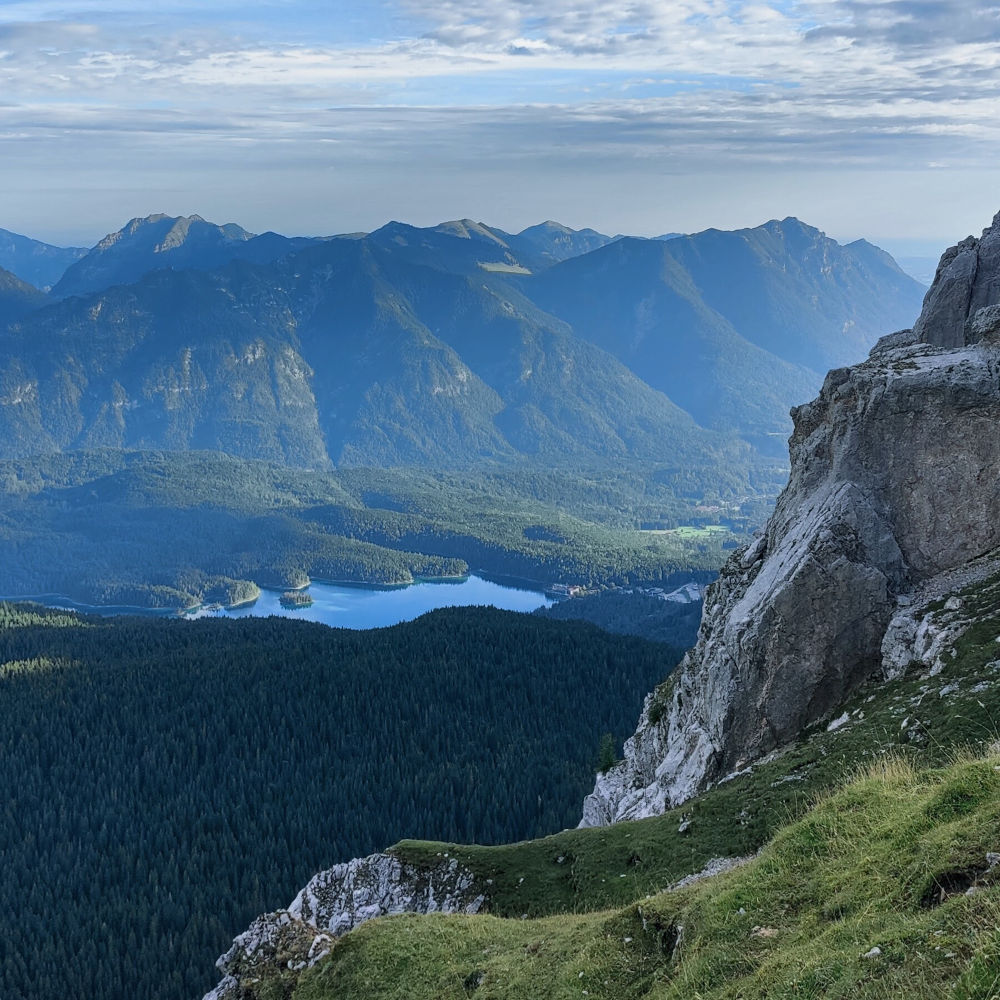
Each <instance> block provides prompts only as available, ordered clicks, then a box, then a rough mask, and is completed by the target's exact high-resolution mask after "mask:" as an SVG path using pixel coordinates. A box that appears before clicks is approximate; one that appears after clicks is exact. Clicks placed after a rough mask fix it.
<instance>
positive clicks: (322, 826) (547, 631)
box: [0, 604, 679, 1000]
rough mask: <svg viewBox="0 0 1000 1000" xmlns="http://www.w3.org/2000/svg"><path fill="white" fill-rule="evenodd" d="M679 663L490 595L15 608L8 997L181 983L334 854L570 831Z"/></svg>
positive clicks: (4, 957) (1, 942) (0, 693)
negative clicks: (340, 606)
mask: <svg viewBox="0 0 1000 1000" xmlns="http://www.w3.org/2000/svg"><path fill="white" fill-rule="evenodd" d="M678 657H679V652H678V651H676V650H674V649H671V648H670V647H668V646H664V645H658V644H652V643H647V642H643V641H641V640H637V639H622V638H620V637H611V636H609V635H607V634H605V633H602V632H600V631H599V630H597V629H596V628H594V627H592V626H588V625H582V624H579V623H563V622H550V621H545V620H543V619H538V618H533V617H531V616H530V615H517V614H511V613H506V612H499V611H496V610H494V609H492V608H473V609H457V608H456V609H448V610H445V611H440V612H435V613H433V614H430V615H426V616H424V617H423V618H421V619H419V620H418V621H416V622H412V623H409V624H407V625H400V626H396V627H394V628H389V629H380V630H376V631H372V632H352V631H349V630H341V629H331V628H327V627H326V626H323V625H313V624H310V623H307V622H295V621H288V620H285V619H276V618H268V619H252V620H242V621H223V620H210V621H198V622H186V621H176V620H159V619H147V618H120V619H99V618H84V617H80V616H77V615H74V614H68V613H61V612H55V611H49V610H45V609H43V608H40V607H38V606H30V605H9V604H0V803H2V805H0V857H2V860H3V864H2V866H0V996H2V997H3V998H4V1000H39V998H41V997H45V998H55V997H81V998H82V997H94V998H98V997H99V998H101V1000H133V998H135V997H147V998H150V1000H154V998H155V1000H191V998H192V997H196V996H201V994H202V993H204V991H205V990H207V989H208V988H209V987H210V986H211V985H212V979H213V971H212V958H213V957H214V956H215V955H217V954H218V953H219V952H220V951H222V950H223V949H224V948H225V947H226V946H227V945H228V943H229V941H230V940H231V938H232V936H233V935H234V934H235V933H236V932H237V931H238V930H240V928H242V927H243V926H245V924H246V923H247V922H248V921H249V920H250V919H251V917H253V916H254V915H256V914H257V913H258V912H260V911H261V910H262V909H267V908H272V907H273V906H274V904H275V902H277V901H278V900H281V899H284V898H285V897H286V896H290V895H291V894H292V893H293V892H294V891H295V890H296V889H297V888H298V886H299V885H300V884H301V883H302V882H304V881H305V879H306V878H307V877H308V876H309V875H311V874H312V872H313V871H315V870H316V869H318V868H322V867H325V866H327V865H329V864H332V863H333V862H334V861H336V860H338V859H340V858H343V857H350V856H351V855H355V854H365V853H368V852H370V851H373V850H375V849H376V848H379V847H381V846H383V845H384V844H386V843H391V842H392V841H394V840H397V839H398V838H399V837H401V836H406V835H413V834H415V833H417V832H419V833H421V834H424V835H427V834H430V835H432V836H437V837H440V838H443V839H449V840H468V841H476V842H479V843H497V842H502V841H516V840H520V839H523V838H525V837H529V836H537V835H539V834H542V833H548V832H551V831H553V830H558V829H560V828H562V827H565V826H568V825H571V824H572V823H573V822H574V821H575V818H576V812H577V807H578V803H579V800H580V798H581V797H582V796H583V794H584V792H585V791H586V789H587V786H588V785H589V783H590V782H591V780H592V774H593V766H594V761H595V760H596V757H597V750H598V741H599V738H600V734H601V733H603V732H613V733H616V734H618V735H619V737H620V736H622V735H624V734H625V733H626V732H627V731H628V728H629V727H630V725H631V724H632V720H633V719H634V717H635V714H636V712H637V711H638V707H639V704H640V703H641V700H642V697H643V693H644V692H645V690H646V689H647V688H648V687H649V686H650V685H651V684H653V683H655V682H656V681H657V680H658V679H659V678H660V677H662V676H663V674H664V673H665V672H667V671H668V670H669V669H670V668H671V666H672V665H673V663H674V662H675V661H676V660H677V659H678Z"/></svg>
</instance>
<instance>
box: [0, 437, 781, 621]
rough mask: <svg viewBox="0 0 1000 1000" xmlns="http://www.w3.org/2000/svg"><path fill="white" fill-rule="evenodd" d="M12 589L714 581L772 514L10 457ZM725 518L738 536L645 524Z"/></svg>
mask: <svg viewBox="0 0 1000 1000" xmlns="http://www.w3.org/2000/svg"><path fill="white" fill-rule="evenodd" d="M0 485H2V486H3V490H2V491H0V595H5V596H9V597H17V596H38V595H43V594H60V595H63V596H65V597H69V598H72V599H74V600H76V601H80V602H83V603H87V604H111V605H136V606H142V607H161V608H175V609H176V608H181V607H190V606H192V605H196V604H198V603H201V602H203V601H219V602H221V603H224V604H232V603H236V602H238V601H239V600H243V599H248V598H251V597H252V596H253V595H254V594H255V593H256V588H257V586H258V585H259V586H266V587H273V588H276V589H279V588H286V587H293V586H300V585H302V584H304V583H307V582H308V581H309V579H310V578H314V579H318V580H329V581H345V582H351V583H366V584H400V583H410V582H412V581H413V580H414V579H415V578H418V577H424V578H428V577H450V576H461V575H464V574H466V573H468V572H469V571H470V569H472V570H478V571H483V572H487V573H491V574H494V575H500V576H506V577H514V578H518V579H522V580H526V581H536V582H537V583H539V584H543V585H544V584H548V583H553V582H563V583H574V584H583V585H588V586H609V585H613V584H648V585H661V584H666V583H670V582H671V581H675V580H676V581H677V582H678V583H679V582H683V581H684V580H686V579H688V578H690V577H691V576H696V577H698V578H699V579H702V580H705V579H708V578H710V576H711V575H712V574H713V573H714V571H715V570H716V569H717V568H718V566H719V565H721V563H722V561H723V559H724V557H725V554H726V549H727V548H730V547H733V546H735V545H736V544H737V542H736V539H738V538H741V537H744V536H745V535H746V533H747V531H748V529H749V528H750V527H751V526H752V525H755V524H757V523H759V522H760V520H762V519H763V518H764V516H765V513H764V512H765V511H766V509H767V503H766V501H765V500H764V499H762V498H756V497H753V498H751V497H742V498H740V497H734V498H731V499H729V500H727V501H725V502H724V503H723V502H722V501H721V500H719V499H716V500H715V508H714V511H713V512H708V513H705V512H702V513H699V512H698V510H697V507H698V506H699V503H700V501H699V503H696V502H694V501H693V500H690V499H688V500H683V499H678V497H677V496H676V495H675V493H674V488H673V487H672V486H671V485H669V484H665V483H661V482H658V481H657V480H656V479H653V480H652V481H651V482H649V483H643V482H642V481H641V479H640V478H639V475H638V473H637V470H635V469H633V468H630V467H628V466H625V467H623V468H618V469H615V470H609V474H608V476H607V479H606V480H605V479H602V478H601V476H600V474H599V473H598V471H597V470H577V471H576V472H571V471H559V470H548V471H542V470H534V469H531V468H525V469H514V470H510V471H508V472H501V471H499V470H496V469H491V468H484V469H482V470H469V471H466V472H452V473H443V472H439V473H435V472H430V471H425V470H414V469H384V470H378V469H350V470H341V471H338V472H332V471H308V470H301V469H288V468H282V467H280V466H275V465H271V464H269V463H264V462H252V461H248V460H244V459H238V458H234V457H231V456H227V455H222V454H219V453H217V452H184V453H181V452H118V451H113V450H102V451H94V452H79V453H73V454H71V455H54V456H46V457H44V458H36V459H32V460H23V461H18V460H11V461H7V462H0ZM720 517H723V518H725V520H726V522H727V524H728V528H729V530H725V529H724V530H721V531H719V532H716V533H714V534H712V535H695V536H689V535H686V534H684V533H683V532H680V531H671V532H661V533H657V534H652V533H646V532H643V531H640V530H639V528H640V526H641V525H644V524H647V523H653V524H656V525H657V526H661V527H664V528H667V527H669V528H676V527H677V526H678V525H683V524H688V523H691V522H694V523H703V522H705V521H715V520H719V519H720Z"/></svg>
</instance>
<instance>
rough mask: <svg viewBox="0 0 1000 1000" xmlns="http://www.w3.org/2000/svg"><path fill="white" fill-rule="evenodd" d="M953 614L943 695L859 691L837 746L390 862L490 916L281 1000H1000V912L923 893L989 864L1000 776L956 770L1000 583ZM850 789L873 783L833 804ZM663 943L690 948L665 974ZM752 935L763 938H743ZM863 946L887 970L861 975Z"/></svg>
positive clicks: (372, 935)
mask: <svg viewBox="0 0 1000 1000" xmlns="http://www.w3.org/2000/svg"><path fill="white" fill-rule="evenodd" d="M964 601H965V603H966V606H967V607H969V608H970V609H972V610H974V612H975V614H976V616H977V619H978V621H977V624H976V625H974V626H973V627H972V628H971V629H969V630H968V631H967V632H966V633H965V634H964V635H963V636H962V638H961V639H959V640H958V642H957V643H956V645H955V650H954V655H953V657H952V658H951V662H950V663H949V665H948V666H947V667H946V669H945V670H944V671H943V672H942V673H941V674H940V675H939V676H937V677H934V678H923V677H921V676H919V675H916V674H915V675H913V676H908V677H905V678H903V679H902V680H899V681H896V682H894V683H892V684H889V685H884V686H878V687H876V686H872V687H871V688H869V689H866V690H863V691H861V692H860V693H859V694H858V695H857V697H856V698H855V699H854V701H853V703H851V704H850V705H848V706H847V711H848V713H849V717H850V721H849V722H848V723H847V724H846V725H843V726H842V727H840V728H838V729H836V730H834V731H833V732H828V731H826V729H825V728H822V727H819V728H817V730H816V731H814V732H813V733H812V734H811V735H809V736H808V737H807V738H805V739H804V740H802V741H801V742H800V743H798V744H796V745H794V746H792V747H790V748H788V749H787V750H786V751H785V752H783V753H782V754H780V755H778V756H776V757H775V758H773V759H771V760H769V761H766V762H765V763H763V764H761V765H760V766H758V767H756V768H755V769H754V770H753V771H752V772H751V773H748V774H743V775H740V776H739V777H736V778H734V779H732V780H730V781H726V782H724V783H722V784H720V785H717V786H716V787H715V788H713V789H711V790H710V791H708V792H707V793H705V794H704V795H702V796H700V797H699V798H697V799H695V800H693V801H692V802H689V803H687V804H686V805H685V806H683V807H682V808H681V809H678V810H674V811H672V812H670V813H667V814H665V815H664V816H660V817H655V818H652V819H648V820H642V821H639V822H636V823H623V824H619V825H617V826H613V827H608V828H602V829H596V830H572V831H565V832H563V833H561V834H558V835H556V836H553V837H548V838H545V839H542V840H537V841H531V842H526V843H523V844H514V845H507V846H502V847H475V846H470V847H456V846H454V845H442V844H430V843H423V842H414V841H407V842H403V843H401V844H399V845H397V846H396V847H395V848H394V849H393V850H394V852H395V853H396V854H398V855H400V856H401V857H403V858H405V859H406V860H408V861H414V862H418V863H419V862H420V861H421V860H422V859H428V860H429V859H430V858H433V857H435V856H436V855H437V854H438V853H439V852H443V851H445V850H447V851H449V853H450V854H451V855H452V856H453V857H457V858H458V860H459V861H460V862H461V863H463V864H464V865H466V866H468V867H469V868H471V869H472V870H473V871H475V872H476V873H477V875H478V876H479V878H480V879H481V880H482V881H483V883H484V884H488V885H489V886H490V888H489V909H490V911H491V914H492V915H491V916H489V917H477V918H465V917H434V918H422V917H421V918H414V917H405V918H392V919H389V920H380V921H375V922H373V923H372V924H369V925H365V926H364V927H363V928H361V929H360V930H359V931H358V932H355V933H354V934H351V935H348V936H347V937H345V938H344V939H342V941H341V942H339V943H338V945H337V946H336V948H335V949H334V952H333V954H332V955H331V957H330V958H329V959H327V960H326V961H324V962H323V963H321V964H320V965H318V966H317V967H316V968H315V969H314V970H312V971H311V972H310V973H309V974H307V975H305V976H303V978H302V979H301V981H300V982H299V984H298V987H297V989H296V991H295V993H294V995H295V997H297V998H304V1000H321V998H330V1000H333V998H334V997H336V998H337V1000H340V998H345V997H362V996H364V997H372V998H379V997H404V996H406V997H412V998H414V1000H418V998H420V997H424V996H427V997H451V996H455V997H459V996H467V995H475V996H476V997H482V998H484V1000H485V998H493V997H497V998H499V997H511V998H514V997H563V996H566V997H569V996H574V997H575V996H582V995H584V994H583V990H584V989H586V990H587V991H588V995H590V996H606V997H629V996H644V995H647V994H648V995H649V996H657V997H660V996H662V997H674V996H677V997H681V996H684V997H704V998H706V1000H707V998H709V997H732V998H736V997H744V998H750V997H774V998H777V997H789V998H790V997H818V996H824V997H837V996H847V995H849V994H852V993H854V994H858V995H861V996H866V997H867V996H870V997H886V998H888V997H903V996H906V997H910V996H912V997H928V998H930V997H939V996H953V997H955V998H956V1000H957V998H961V1000H995V997H997V996H1000V981H997V977H998V976H1000V931H998V930H997V927H998V925H1000V894H998V893H995V892H992V891H991V892H985V893H982V894H979V895H977V896H974V897H966V896H964V895H962V894H961V893H957V894H956V895H954V898H948V899H947V901H946V902H945V903H944V905H942V906H940V907H937V906H931V907H928V906H926V905H922V903H921V900H924V903H926V902H927V900H926V899H925V898H924V897H925V895H926V894H927V893H929V892H930V891H931V889H932V887H933V886H934V885H935V878H937V879H938V881H939V882H940V884H941V885H942V886H944V885H945V882H946V881H947V879H945V878H944V876H945V874H946V873H948V872H953V873H954V872H960V871H962V872H969V871H972V870H973V869H974V868H975V867H976V866H979V867H980V868H982V867H985V860H984V859H985V854H986V853H987V852H990V851H1000V823H998V820H1000V759H998V758H996V757H994V758H991V759H990V760H988V761H986V762H985V763H982V762H975V761H973V760H970V759H961V760H958V761H957V762H956V756H955V755H956V749H957V748H963V747H973V748H976V749H977V750H978V751H979V752H985V750H986V749H987V748H989V747H991V746H993V748H994V750H995V741H996V739H997V735H998V725H997V723H998V722H1000V646H998V642H997V637H998V636H1000V579H994V580H993V581H991V582H990V583H988V584H986V585H981V586H979V587H978V588H976V590H975V591H974V592H971V593H966V594H965V595H964ZM955 685H957V688H955ZM942 691H943V692H944V693H943V694H942ZM859 768H867V769H868V772H869V773H868V775H867V776H866V777H864V778H862V779H860V780H859V781H857V782H855V783H854V784H852V785H850V786H849V787H848V788H846V789H844V790H842V791H840V792H838V793H836V794H835V795H834V796H833V797H832V798H828V796H829V795H830V793H831V790H832V789H835V788H837V787H838V786H840V785H841V784H842V783H843V782H844V780H845V778H847V777H849V776H851V775H852V774H856V773H857V772H858V769H859ZM918 769H919V770H918ZM817 801H819V803H820V804H819V806H815V803H816V802H817ZM810 810H811V811H810ZM685 820H687V821H689V826H687V827H686V830H685V832H684V833H681V832H680V825H681V823H682V822H683V821H685ZM763 845H768V846H766V847H765V850H764V853H763V855H762V857H761V859H760V860H758V861H756V862H754V863H752V864H751V865H750V866H748V867H747V868H745V869H742V870H740V871H738V872H736V873H733V874H731V875H728V876H722V877H719V878H716V879H713V880H710V881H709V882H706V883H703V884H702V885H701V886H699V887H697V888H695V889H691V890H685V891H683V892H681V893H677V894H662V890H663V888H664V887H665V886H668V885H670V884H671V883H672V882H674V881H676V880H678V879H679V878H681V877H682V876H684V875H687V874H688V873H690V872H694V871H699V870H700V869H701V868H702V867H704V865H705V863H706V862H707V861H709V860H710V859H712V858H715V857H733V856H738V855H745V854H748V853H752V852H754V851H756V850H757V849H759V848H761V847H762V846H763ZM998 871H1000V870H998ZM487 880H492V882H487ZM953 881H955V883H956V885H957V884H959V883H961V882H962V879H961V878H956V879H954V880H953ZM949 884H950V883H949ZM964 884H965V885H967V884H968V883H967V881H966V882H965V883H964ZM945 888H946V890H947V886H945ZM962 888H963V889H964V885H963V886H962ZM658 894H659V895H658ZM946 895H947V891H946ZM639 900H642V902H638V903H637V901H639ZM741 906H742V907H743V908H744V909H745V910H746V911H747V912H746V914H740V913H739V909H740V907H741ZM640 911H641V914H645V930H644V929H643V917H642V916H641V915H640ZM525 916H527V917H528V918H530V919H529V920H527V921H525V920H524V919H523V917H525ZM678 924H680V925H683V926H684V927H685V932H684V938H683V942H682V947H681V948H680V949H679V951H678V960H677V962H673V961H672V959H671V953H672V947H673V946H672V944H671V943H670V942H671V940H672V936H675V931H672V930H671V928H672V927H675V925H678ZM755 926H761V927H767V928H773V929H775V930H777V931H778V933H777V934H776V935H774V936H764V937H761V936H760V935H759V933H758V935H757V936H754V935H753V933H752V931H753V927H755ZM650 928H652V930H650ZM657 928H658V929H657ZM939 931H940V932H942V933H941V934H937V932H939ZM767 933H768V935H769V934H770V931H768V932H767ZM626 937H631V938H632V939H633V940H632V941H631V942H625V938H626ZM876 945H877V946H878V947H880V948H881V950H882V952H883V955H882V956H881V957H879V958H878V959H865V960H862V959H861V958H860V956H861V955H862V954H863V953H864V952H867V951H868V950H869V949H870V948H872V947H873V946H876ZM949 956H951V957H949ZM974 956H975V958H974ZM977 970H978V971H977ZM480 972H482V973H484V974H485V979H484V980H483V982H482V984H481V985H480V986H479V987H476V988H475V989H472V988H471V987H472V986H473V985H474V983H475V981H477V979H478V974H479V973H480ZM580 972H584V977H583V979H581V978H580V977H579V973H580ZM470 976H471V977H472V978H471V979H470V978H469V977H470ZM977 976H978V977H979V978H978V979H977V978H976V977H977ZM584 980H586V981H584ZM605 980H607V982H606V983H605ZM464 984H468V985H464ZM904 984H906V985H905V986H904ZM977 984H978V985H977ZM990 984H992V985H990ZM265 985H267V984H265ZM271 985H273V986H274V987H276V988H277V984H276V983H275V984H271ZM284 986H285V988H286V989H290V988H291V983H286V984H284ZM268 988H269V987H268ZM456 991H457V992H456ZM269 995H271V994H269V993H268V992H267V991H266V990H265V991H264V992H262V993H261V994H260V996H262V997H263V996H269ZM273 995H275V996H282V995H288V994H285V993H283V992H277V993H274V994H273Z"/></svg>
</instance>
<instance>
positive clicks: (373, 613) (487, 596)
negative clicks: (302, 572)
mask: <svg viewBox="0 0 1000 1000" xmlns="http://www.w3.org/2000/svg"><path fill="white" fill-rule="evenodd" d="M308 593H309V595H310V596H311V597H312V599H313V603H312V605H311V606H310V607H308V608H295V609H291V608H285V607H282V605H281V603H280V601H279V598H280V597H281V594H279V593H277V592H276V591H270V590H265V591H264V592H263V593H262V594H261V596H260V599H259V600H258V601H257V602H256V604H253V605H249V606H247V607H243V608H235V609H233V610H227V609H211V610H208V609H203V610H200V611H197V612H194V613H193V614H189V615H186V616H185V617H188V618H190V617H218V618H247V617H250V616H251V615H254V616H266V615H282V616H283V617H285V618H302V619H304V620H305V621H310V622H322V623H323V624H324V625H333V626H335V627H339V628H355V629H365V628H381V627H383V626H385V625H396V624H398V623H399V622H406V621H411V620H412V619H414V618H418V617H419V616H420V615H422V614H424V613H425V612H427V611H433V610H434V609H435V608H450V607H464V606H467V605H474V604H490V605H492V606H493V607H495V608H501V609H503V610H505V611H534V610H535V609H536V608H540V607H548V606H549V605H551V604H552V603H553V601H552V600H551V598H548V597H546V596H545V594H544V593H542V592H541V591H540V590H526V589H522V588H519V587H512V586H508V585H505V584H500V583H494V582H493V581H491V580H484V579H482V577H478V576H470V577H468V578H467V579H465V580H455V581H453V582H447V583H414V584H412V585H411V586H409V587H393V588H392V589H374V588H369V587H343V586H336V585H334V584H328V583H312V584H310V586H309V590H308Z"/></svg>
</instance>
